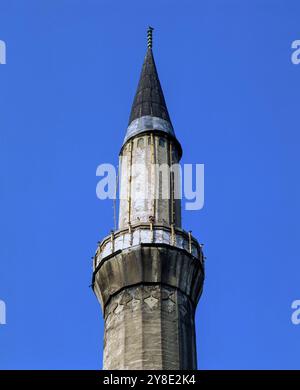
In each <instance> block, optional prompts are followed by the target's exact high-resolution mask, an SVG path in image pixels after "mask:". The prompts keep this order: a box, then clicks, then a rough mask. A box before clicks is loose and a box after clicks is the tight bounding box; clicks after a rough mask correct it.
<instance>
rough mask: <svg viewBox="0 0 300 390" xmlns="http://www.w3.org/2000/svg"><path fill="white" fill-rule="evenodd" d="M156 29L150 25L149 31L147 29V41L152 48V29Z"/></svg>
mask: <svg viewBox="0 0 300 390" xmlns="http://www.w3.org/2000/svg"><path fill="white" fill-rule="evenodd" d="M153 30H154V28H153V27H151V26H149V27H148V31H147V42H148V47H149V48H150V49H151V48H152V31H153Z"/></svg>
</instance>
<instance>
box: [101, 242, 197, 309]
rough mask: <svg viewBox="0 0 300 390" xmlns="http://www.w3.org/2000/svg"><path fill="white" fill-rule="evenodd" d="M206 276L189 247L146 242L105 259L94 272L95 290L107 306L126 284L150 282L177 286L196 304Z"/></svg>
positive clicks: (103, 305)
mask: <svg viewBox="0 0 300 390" xmlns="http://www.w3.org/2000/svg"><path fill="white" fill-rule="evenodd" d="M203 278H204V275H203V268H202V263H201V262H200V260H199V259H197V258H195V257H193V256H191V255H190V254H189V253H188V252H186V251H185V250H180V249H178V248H175V247H172V246H169V245H161V246H160V245H151V244H142V245H138V246H135V247H132V248H130V249H126V250H123V251H118V252H116V254H115V255H112V256H109V257H108V258H107V260H105V259H103V260H102V262H101V263H100V265H99V266H98V268H97V269H96V271H95V273H94V291H95V293H96V295H97V296H98V299H99V301H100V303H101V305H102V308H103V309H104V308H105V305H106V304H107V303H108V301H109V299H110V298H111V297H112V296H113V295H115V294H117V293H118V292H120V291H121V290H122V289H124V288H125V287H130V286H133V285H136V284H147V283H157V284H163V285H166V286H171V287H174V288H177V289H179V290H180V291H182V292H183V293H184V294H186V295H187V297H189V298H190V299H191V300H192V302H194V304H195V305H196V304H197V302H198V300H199V298H200V295H201V291H202V284H203Z"/></svg>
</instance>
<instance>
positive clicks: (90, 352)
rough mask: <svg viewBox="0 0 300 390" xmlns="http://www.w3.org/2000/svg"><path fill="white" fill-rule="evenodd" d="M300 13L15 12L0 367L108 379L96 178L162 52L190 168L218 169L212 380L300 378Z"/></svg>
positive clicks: (17, 0) (2, 203)
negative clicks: (260, 373)
mask: <svg viewBox="0 0 300 390" xmlns="http://www.w3.org/2000/svg"><path fill="white" fill-rule="evenodd" d="M299 15H300V3H299V1H298V0H295V1H292V0H281V1H279V0H243V1H241V0H203V1H196V0H194V1H187V0H185V1H167V0H151V1H140V0H139V1H129V0H128V1H126V2H125V1H109V0H106V1H104V0H102V1H101V0H81V1H79V0H44V1H38V0H27V1H25V0H0V39H1V40H4V41H5V42H6V44H7V64H6V65H0V88H1V94H0V172H1V177H0V216H1V219H0V237H1V239H0V243H1V245H0V261H1V263H0V299H2V300H4V301H5V302H6V305H7V325H5V326H0V368H2V369H4V368H8V369H13V368H16V369H34V368H37V369H97V368H101V365H102V356H101V351H102V334H103V322H102V315H101V311H100V306H99V305H98V302H97V300H96V298H95V296H94V295H93V292H92V290H91V289H90V288H89V285H90V283H91V272H92V269H91V256H92V255H93V253H94V250H95V248H96V243H97V241H98V240H99V239H102V238H103V237H104V236H105V235H107V234H108V233H109V231H110V229H111V228H112V226H113V218H112V215H113V213H112V204H111V201H105V202H104V201H100V200H98V199H97V198H96V194H95V188H96V184H97V178H96V176H95V172H96V167H97V165H98V164H100V163H103V162H111V163H116V162H117V156H118V152H119V149H120V146H121V143H122V140H123V137H124V133H125V129H126V126H127V121H128V117H129V112H130V107H131V103H132V99H133V96H134V92H135V89H136V86H137V81H138V77H139V73H140V69H141V65H142V61H143V57H144V54H145V49H146V47H145V46H146V44H145V42H146V41H145V31H146V28H147V26H148V25H149V24H150V25H153V26H154V27H155V35H154V54H155V58H156V63H157V67H158V71H159V75H160V78H161V82H162V86H163V89H164V92H165V97H166V100H167V104H168V107H169V111H170V115H171V117H172V121H173V124H174V127H175V130H176V134H177V137H178V138H179V140H180V141H181V143H182V146H183V150H184V158H183V162H187V163H204V164H205V174H206V176H205V207H204V209H203V210H201V211H198V212H188V211H186V212H185V213H184V215H183V221H184V227H185V228H186V229H191V230H192V231H193V234H194V235H195V236H196V237H198V238H199V240H200V242H204V243H205V254H206V256H207V262H206V281H205V289H204V294H203V297H202V299H201V302H200V304H199V306H198V310H197V344H198V360H199V367H200V368H202V369H204V368H205V369H234V368H237V369H248V368H250V369H263V368H266V369H278V368H285V369H287V368H291V369H295V368H298V369H299V368H300V363H299V361H300V357H299V350H300V326H295V325H292V323H291V320H290V317H291V312H292V311H291V308H290V306H291V302H292V301H293V300H295V299H300V263H299V230H300V229H299V220H300V206H299V199H300V185H299V165H300V153H299V144H300V126H299V118H298V116H299V115H298V110H299V98H300V97H299V91H300V65H298V66H296V65H293V64H292V63H291V61H290V55H291V49H290V47H291V42H292V41H294V40H296V39H300V24H299Z"/></svg>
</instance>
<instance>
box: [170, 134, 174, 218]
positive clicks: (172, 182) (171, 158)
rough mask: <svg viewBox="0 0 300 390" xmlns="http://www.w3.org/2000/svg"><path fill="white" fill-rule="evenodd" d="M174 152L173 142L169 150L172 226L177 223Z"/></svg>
mask: <svg viewBox="0 0 300 390" xmlns="http://www.w3.org/2000/svg"><path fill="white" fill-rule="evenodd" d="M172 152H173V145H172V141H170V148H169V155H170V158H169V160H170V198H171V199H170V200H171V218H170V221H171V225H173V224H174V222H175V207H174V180H173V175H174V174H173V157H172Z"/></svg>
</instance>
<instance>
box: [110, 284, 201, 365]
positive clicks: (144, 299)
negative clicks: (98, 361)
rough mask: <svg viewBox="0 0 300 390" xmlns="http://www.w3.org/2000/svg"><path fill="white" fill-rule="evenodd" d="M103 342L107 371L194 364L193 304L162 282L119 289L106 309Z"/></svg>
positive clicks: (183, 295)
mask: <svg viewBox="0 0 300 390" xmlns="http://www.w3.org/2000/svg"><path fill="white" fill-rule="evenodd" d="M124 296H125V297H126V298H125V299H124ZM129 296H130V297H131V299H130V300H128V298H129ZM137 296H138V297H139V299H136V297H137ZM124 301H126V304H124ZM104 346H105V347H104V369H107V370H111V369H114V370H116V369H117V370H121V369H125V370H126V369H141V370H142V369H150V370H151V369H153V370H154V369H156V370H161V369H163V370H173V369H174V370H176V369H196V368H197V362H196V349H195V325H194V305H193V304H192V302H191V301H190V300H189V299H188V298H187V297H186V295H185V294H183V293H181V292H180V291H179V290H176V289H173V288H170V287H165V286H161V285H148V286H145V285H139V286H135V287H130V288H128V289H126V290H124V291H121V292H120V293H119V294H117V295H115V296H113V297H112V299H111V301H110V303H109V304H108V305H107V307H106V309H105V334H104Z"/></svg>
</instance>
